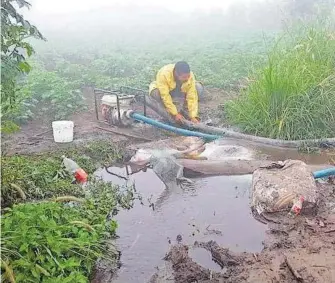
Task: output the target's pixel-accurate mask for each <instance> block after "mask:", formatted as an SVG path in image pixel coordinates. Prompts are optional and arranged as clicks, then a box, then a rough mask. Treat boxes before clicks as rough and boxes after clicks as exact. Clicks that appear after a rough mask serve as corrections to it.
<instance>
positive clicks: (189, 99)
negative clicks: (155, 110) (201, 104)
mask: <svg viewBox="0 0 335 283" xmlns="http://www.w3.org/2000/svg"><path fill="white" fill-rule="evenodd" d="M174 66H175V64H169V65H166V66H164V67H163V68H161V69H160V70H159V71H158V73H157V76H156V81H154V82H152V83H151V84H150V86H149V93H151V92H152V91H153V90H154V89H158V90H159V93H160V96H161V98H162V101H163V103H164V105H165V108H166V110H167V111H168V112H169V113H170V114H171V115H177V114H178V110H177V107H176V106H175V105H174V103H173V100H172V97H171V95H170V91H172V90H174V89H175V88H176V81H175V78H174V75H173V70H174ZM181 92H182V93H185V94H186V105H187V109H188V112H189V114H188V115H189V116H190V118H196V117H198V93H197V90H196V88H195V78H194V74H193V73H192V72H191V76H190V78H189V80H188V81H186V82H184V83H183V84H182V86H181Z"/></svg>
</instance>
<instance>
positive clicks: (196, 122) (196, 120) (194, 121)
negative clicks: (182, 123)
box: [191, 117, 200, 124]
mask: <svg viewBox="0 0 335 283" xmlns="http://www.w3.org/2000/svg"><path fill="white" fill-rule="evenodd" d="M191 122H193V123H195V124H198V123H200V119H199V118H196V117H194V118H191Z"/></svg>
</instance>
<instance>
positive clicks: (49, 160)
mask: <svg viewBox="0 0 335 283" xmlns="http://www.w3.org/2000/svg"><path fill="white" fill-rule="evenodd" d="M62 155H66V156H67V157H69V158H71V159H73V160H74V161H76V162H77V163H78V165H79V166H81V167H82V168H83V169H84V170H85V171H86V172H87V173H88V174H92V173H93V172H94V171H95V170H96V169H97V168H98V167H99V166H102V165H110V164H111V163H113V162H115V161H117V160H120V159H121V158H122V151H121V149H120V148H118V147H117V146H116V145H115V144H112V143H111V142H108V141H94V142H90V143H87V144H81V145H80V146H76V147H73V148H70V149H66V150H60V151H57V152H49V153H43V154H41V155H26V156H22V155H21V156H17V155H14V156H2V157H1V176H2V178H1V188H2V190H1V204H2V206H9V205H11V204H12V203H17V202H22V201H27V200H38V199H44V198H49V197H54V196H62V195H69V194H70V195H75V196H82V195H83V190H82V188H81V186H79V185H77V184H72V178H73V177H72V176H70V175H69V174H68V172H66V171H65V170H64V168H63V167H62V159H61V156H62Z"/></svg>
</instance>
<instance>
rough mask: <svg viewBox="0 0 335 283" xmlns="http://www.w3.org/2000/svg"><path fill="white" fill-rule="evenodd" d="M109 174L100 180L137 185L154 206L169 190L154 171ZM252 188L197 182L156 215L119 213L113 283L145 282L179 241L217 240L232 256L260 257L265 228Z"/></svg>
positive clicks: (202, 258) (243, 179)
mask: <svg viewBox="0 0 335 283" xmlns="http://www.w3.org/2000/svg"><path fill="white" fill-rule="evenodd" d="M109 171H112V173H114V175H111V174H109V173H108V172H107V171H106V170H104V169H102V170H100V171H98V172H97V175H99V176H101V177H102V178H103V179H105V180H106V181H112V182H114V183H117V184H120V185H124V184H125V183H127V182H135V185H136V188H137V190H138V191H139V192H140V193H141V194H142V196H143V199H151V201H153V202H156V201H157V200H159V199H160V196H161V194H162V193H163V192H164V190H165V185H164V184H163V183H161V181H160V179H159V178H158V177H157V176H156V175H155V173H154V172H153V171H152V170H151V169H148V170H147V172H138V173H136V174H134V175H131V176H130V177H129V180H127V179H124V178H119V177H117V176H115V174H118V175H121V176H122V177H126V170H125V168H118V167H114V168H109ZM250 185H251V176H249V175H247V176H234V177H230V176H220V177H210V178H204V179H199V180H196V181H195V187H194V188H193V189H189V190H184V191H182V190H178V191H172V192H170V194H169V197H168V198H166V199H165V200H164V202H162V203H161V205H160V206H156V209H155V210H152V209H151V208H149V207H148V206H143V205H140V204H139V203H136V204H135V206H134V208H133V209H131V210H127V211H126V210H124V211H120V213H119V214H118V215H117V217H116V218H117V221H118V223H119V229H118V235H119V236H120V238H119V239H118V246H119V248H120V249H121V251H122V257H121V260H122V267H121V269H120V270H119V273H118V277H117V278H116V279H115V280H114V281H113V282H118V283H119V282H146V281H147V280H148V279H149V278H150V277H151V275H152V274H153V273H154V272H155V267H156V266H160V265H161V264H162V258H163V257H164V255H165V253H166V252H167V251H168V249H169V245H170V244H169V243H170V242H172V243H173V242H175V239H176V237H177V235H181V236H182V238H183V242H184V243H186V244H193V243H194V241H196V240H197V241H209V240H214V241H217V242H218V244H220V245H222V246H224V247H228V248H231V249H232V250H234V251H251V252H258V251H260V250H261V249H262V241H263V239H264V236H265V230H266V226H264V225H263V224H261V223H259V222H257V221H256V220H255V219H254V218H253V217H252V215H251V212H250V209H249V188H250ZM191 255H192V257H194V258H195V259H197V260H198V259H199V262H200V263H201V264H202V265H203V266H204V267H207V266H208V267H210V266H211V267H212V268H213V269H215V264H214V263H213V262H212V261H211V258H210V257H209V256H208V253H206V252H202V251H199V250H195V251H193V252H192V254H191ZM216 268H218V267H216Z"/></svg>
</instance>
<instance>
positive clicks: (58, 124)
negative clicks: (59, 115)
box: [52, 121, 74, 143]
mask: <svg viewBox="0 0 335 283" xmlns="http://www.w3.org/2000/svg"><path fill="white" fill-rule="evenodd" d="M73 127H74V123H73V122H72V121H54V122H52V130H53V135H54V141H55V142H59V143H65V142H72V141H73Z"/></svg>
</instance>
